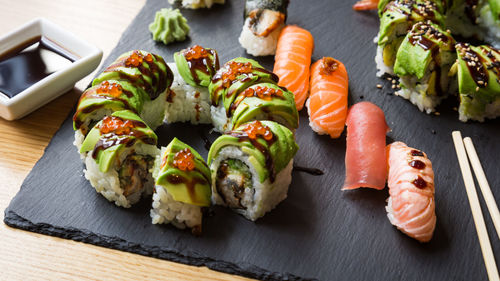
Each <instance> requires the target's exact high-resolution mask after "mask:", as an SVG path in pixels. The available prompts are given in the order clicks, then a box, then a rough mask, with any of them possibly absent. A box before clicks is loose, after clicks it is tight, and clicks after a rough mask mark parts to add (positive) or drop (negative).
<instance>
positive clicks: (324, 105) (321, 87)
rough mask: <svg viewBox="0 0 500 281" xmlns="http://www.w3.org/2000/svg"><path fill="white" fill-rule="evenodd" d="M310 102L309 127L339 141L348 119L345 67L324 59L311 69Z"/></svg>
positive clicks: (308, 108) (337, 62) (308, 103)
mask: <svg viewBox="0 0 500 281" xmlns="http://www.w3.org/2000/svg"><path fill="white" fill-rule="evenodd" d="M310 92H311V93H310V96H309V99H308V100H307V104H306V106H307V111H308V113H309V126H311V128H312V129H313V131H315V132H317V133H318V134H320V135H323V134H329V135H330V137H332V138H338V137H339V136H340V134H342V132H343V131H344V126H345V119H346V116H347V93H348V77H347V71H346V69H345V66H344V65H343V64H342V63H341V62H340V61H337V60H335V59H333V58H329V57H325V58H322V59H320V60H319V61H317V62H315V63H314V64H313V65H312V67H311V91H310Z"/></svg>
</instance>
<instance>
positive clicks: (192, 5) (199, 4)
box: [168, 0, 225, 9]
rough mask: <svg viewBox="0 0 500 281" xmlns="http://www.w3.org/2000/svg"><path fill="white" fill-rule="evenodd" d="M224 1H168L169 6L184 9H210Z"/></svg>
mask: <svg viewBox="0 0 500 281" xmlns="http://www.w3.org/2000/svg"><path fill="white" fill-rule="evenodd" d="M224 2H225V0H168V3H170V4H171V5H180V6H182V7H183V8H186V9H201V8H211V7H212V6H213V5H214V4H224Z"/></svg>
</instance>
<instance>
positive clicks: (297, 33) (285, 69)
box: [273, 25, 314, 111]
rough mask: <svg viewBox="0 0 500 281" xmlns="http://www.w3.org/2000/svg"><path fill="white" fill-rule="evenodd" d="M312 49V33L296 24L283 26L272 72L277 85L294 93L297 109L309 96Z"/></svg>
mask: <svg viewBox="0 0 500 281" xmlns="http://www.w3.org/2000/svg"><path fill="white" fill-rule="evenodd" d="M313 49H314V38H313V36H312V34H311V33H310V32H309V31H307V30H305V29H303V28H300V27H298V26H294V25H289V26H287V27H285V28H284V29H283V31H282V32H281V34H280V37H279V39H278V47H277V49H276V56H275V57H274V68H273V72H274V73H276V75H278V77H279V83H278V85H280V86H282V87H285V88H287V89H288V90H289V91H291V92H292V93H293V94H294V95H295V106H296V107H297V110H299V111H300V110H301V109H302V107H304V103H305V102H306V99H307V97H308V96H309V74H310V68H311V56H312V53H313Z"/></svg>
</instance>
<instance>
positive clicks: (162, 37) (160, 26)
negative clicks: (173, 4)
mask: <svg viewBox="0 0 500 281" xmlns="http://www.w3.org/2000/svg"><path fill="white" fill-rule="evenodd" d="M149 31H151V34H153V40H155V41H160V42H163V44H165V45H167V44H169V43H172V42H174V41H184V40H186V37H187V36H188V34H189V25H188V24H187V20H186V18H185V17H183V16H182V14H181V12H180V11H179V9H175V10H173V9H167V8H164V9H161V10H159V11H158V12H156V15H155V20H154V22H152V23H151V24H150V25H149Z"/></svg>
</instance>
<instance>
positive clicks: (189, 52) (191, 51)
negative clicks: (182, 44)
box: [183, 45, 209, 60]
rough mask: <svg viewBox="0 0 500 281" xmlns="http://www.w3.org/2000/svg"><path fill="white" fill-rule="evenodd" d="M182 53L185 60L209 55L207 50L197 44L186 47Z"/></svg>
mask: <svg viewBox="0 0 500 281" xmlns="http://www.w3.org/2000/svg"><path fill="white" fill-rule="evenodd" d="M183 54H184V56H185V57H186V60H197V59H202V58H206V57H208V56H209V53H208V51H207V50H206V49H205V48H203V47H202V46H199V45H194V46H193V47H191V48H188V49H186V50H185V51H184V52H183Z"/></svg>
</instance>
